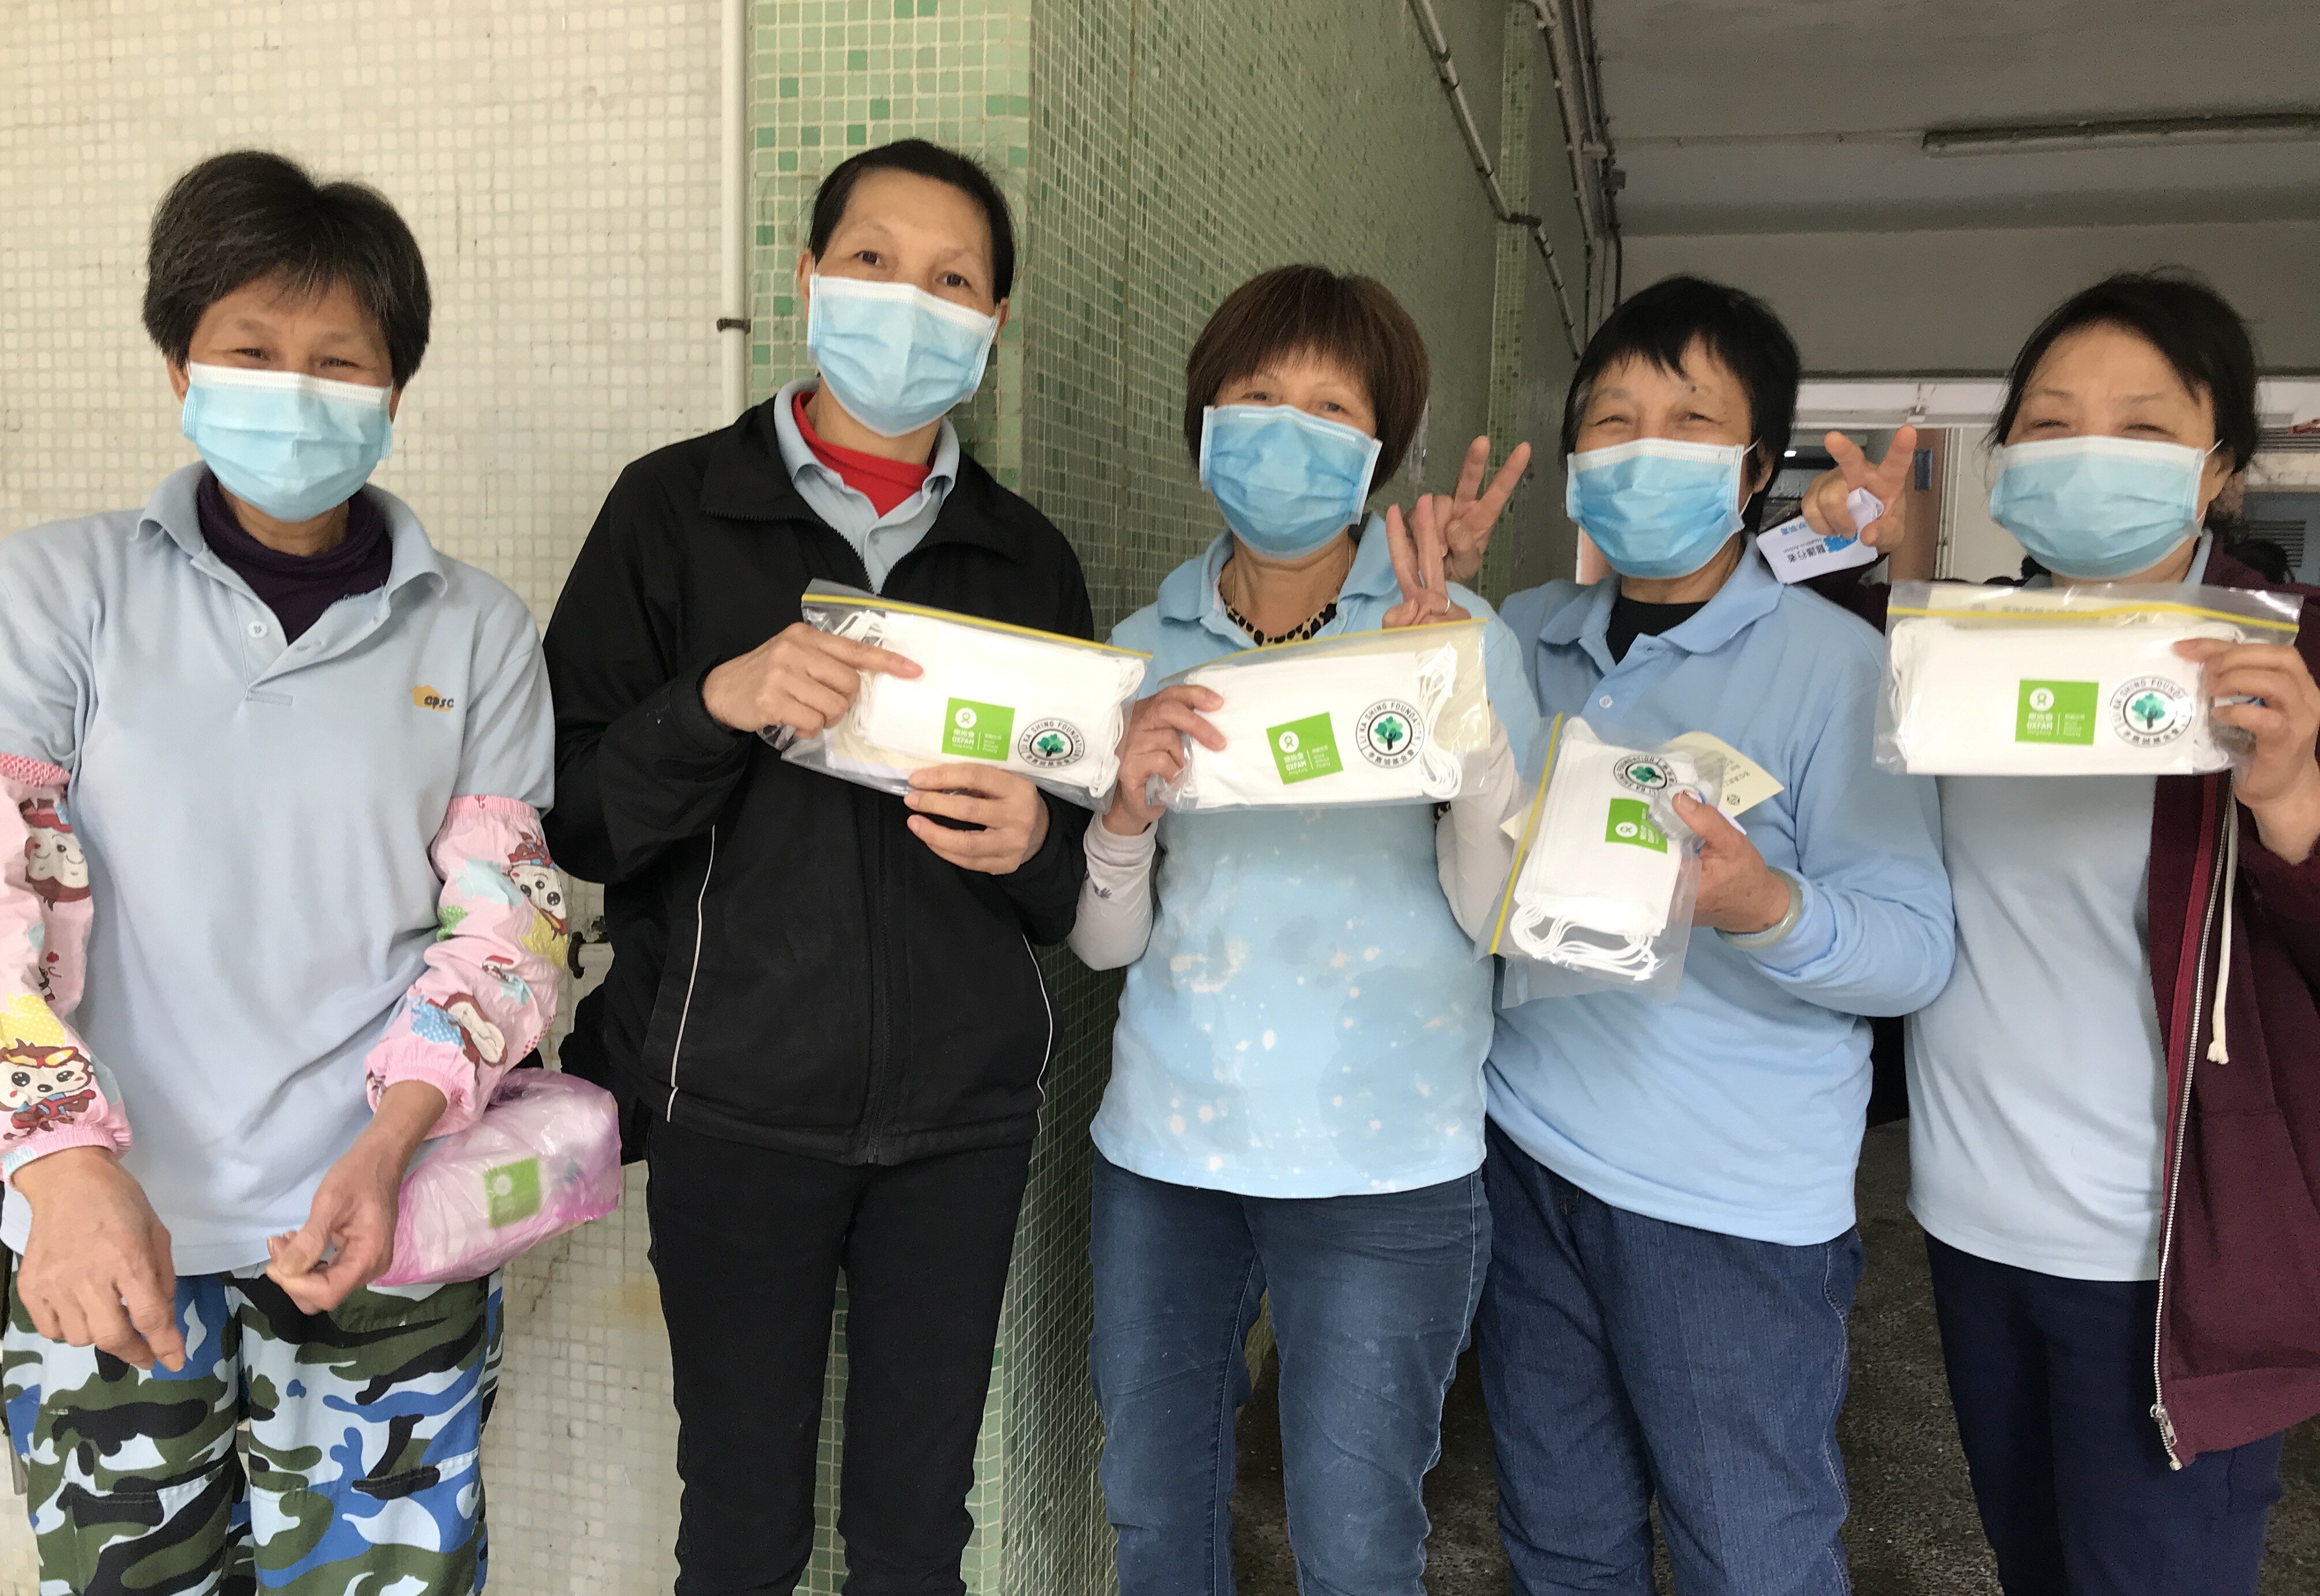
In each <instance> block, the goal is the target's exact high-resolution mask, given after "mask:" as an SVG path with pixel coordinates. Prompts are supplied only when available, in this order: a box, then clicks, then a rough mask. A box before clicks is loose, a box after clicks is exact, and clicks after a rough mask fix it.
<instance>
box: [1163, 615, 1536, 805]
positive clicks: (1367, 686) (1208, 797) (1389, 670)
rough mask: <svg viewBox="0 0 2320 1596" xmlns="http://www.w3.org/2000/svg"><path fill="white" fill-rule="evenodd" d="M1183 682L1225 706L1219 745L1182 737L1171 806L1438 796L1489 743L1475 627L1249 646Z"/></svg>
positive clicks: (1168, 794) (1213, 716)
mask: <svg viewBox="0 0 2320 1596" xmlns="http://www.w3.org/2000/svg"><path fill="white" fill-rule="evenodd" d="M1177 682H1182V683H1185V684H1188V685H1192V686H1195V687H1206V688H1209V689H1210V690H1211V691H1212V692H1214V693H1215V694H1217V695H1218V696H1219V697H1220V698H1222V699H1223V700H1224V705H1223V707H1222V708H1220V709H1217V710H1212V711H1210V712H1209V714H1208V717H1207V718H1208V720H1209V721H1210V723H1211V724H1213V725H1214V726H1215V727H1216V729H1217V730H1219V731H1220V732H1222V733H1224V737H1225V746H1224V748H1222V749H1221V750H1219V749H1212V748H1206V747H1203V746H1202V745H1201V744H1200V743H1197V742H1195V741H1193V740H1192V739H1191V738H1186V739H1184V755H1185V757H1184V768H1183V772H1182V774H1181V775H1178V777H1177V778H1176V780H1175V781H1174V782H1173V783H1164V784H1161V785H1160V789H1159V790H1160V794H1161V797H1162V799H1163V801H1164V802H1165V803H1166V804H1167V806H1168V807H1169V808H1170V809H1175V810H1199V811H1203V812H1206V811H1212V810H1226V809H1258V808H1282V809H1319V808H1329V807H1350V806H1355V805H1363V804H1380V803H1443V802H1445V801H1447V800H1449V799H1452V798H1455V797H1456V796H1457V795H1458V792H1459V789H1460V787H1461V786H1462V785H1463V784H1464V780H1465V760H1466V756H1467V755H1469V754H1473V753H1479V752H1481V751H1482V749H1484V748H1488V747H1489V746H1490V742H1491V701H1490V694H1489V690H1488V687H1487V685H1486V684H1485V683H1484V681H1483V676H1482V622H1481V621H1442V622H1438V623H1436V624H1435V625H1432V626H1412V627H1405V628H1402V629H1400V630H1394V631H1364V632H1353V633H1349V634H1347V635H1346V636H1343V637H1329V638H1315V639H1310V641H1307V642H1301V643H1282V644H1276V645H1274V646H1273V647H1270V648H1249V649H1246V650H1243V651H1242V652H1240V653H1237V654H1228V655H1226V656H1225V657H1223V658H1221V659H1216V660H1211V661H1210V662H1209V663H1208V664H1206V665H1202V666H1196V667H1193V668H1192V669H1191V670H1188V671H1185V672H1183V673H1182V674H1181V675H1178V676H1174V677H1171V678H1170V683H1171V685H1174V683H1177Z"/></svg>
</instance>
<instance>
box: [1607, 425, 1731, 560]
mask: <svg viewBox="0 0 2320 1596" xmlns="http://www.w3.org/2000/svg"><path fill="white" fill-rule="evenodd" d="M1747 458H1748V450H1747V448H1746V446H1745V445H1743V444H1736V443H1735V444H1732V445H1730V446H1728V447H1727V446H1726V445H1723V444H1717V443H1685V442H1682V441H1680V440H1677V439H1673V438H1638V439H1636V440H1635V441H1634V442H1633V443H1619V444H1614V445H1613V446H1612V447H1610V448H1609V449H1588V450H1586V451H1585V452H1584V453H1581V454H1574V455H1572V457H1571V458H1570V459H1569V460H1568V461H1567V462H1566V471H1565V475H1564V476H1563V508H1564V509H1565V510H1566V511H1568V512H1570V514H1571V519H1572V520H1573V521H1577V522H1578V523H1579V525H1580V527H1581V530H1584V531H1585V532H1586V534H1587V535H1588V537H1590V539H1592V540H1594V543H1595V547H1596V548H1598V549H1601V550H1602V551H1603V558H1605V559H1607V560H1609V561H1610V562H1611V568H1612V569H1613V570H1615V571H1617V572H1618V573H1619V575H1621V576H1652V577H1667V576H1690V575H1691V574H1692V573H1693V572H1694V571H1696V570H1698V569H1699V567H1702V566H1704V565H1706V564H1707V563H1708V561H1709V560H1711V559H1713V558H1716V551H1717V549H1721V548H1723V547H1724V545H1725V544H1726V543H1727V542H1728V541H1730V540H1731V538H1732V534H1733V533H1735V532H1736V531H1738V530H1740V527H1741V517H1740V473H1741V469H1742V467H1743V466H1744V465H1745V462H1746V460H1747Z"/></svg>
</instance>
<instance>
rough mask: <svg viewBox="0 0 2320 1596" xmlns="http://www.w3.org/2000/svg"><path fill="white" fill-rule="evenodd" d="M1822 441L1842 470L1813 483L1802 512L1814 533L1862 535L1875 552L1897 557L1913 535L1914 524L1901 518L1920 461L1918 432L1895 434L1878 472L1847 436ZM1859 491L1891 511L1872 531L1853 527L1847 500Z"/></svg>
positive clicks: (1832, 435) (1871, 526) (1906, 429)
mask: <svg viewBox="0 0 2320 1596" xmlns="http://www.w3.org/2000/svg"><path fill="white" fill-rule="evenodd" d="M1821 441H1822V442H1823V444H1824V445H1825V446H1826V448H1827V449H1828V452H1829V458H1832V459H1834V460H1835V462H1836V469H1835V470H1834V471H1824V472H1822V473H1821V474H1820V475H1819V476H1816V477H1814V478H1813V483H1812V485H1811V486H1810V487H1808V488H1807V489H1806V490H1805V496H1804V502H1803V503H1801V504H1799V505H1798V506H1797V508H1798V510H1799V512H1801V513H1802V514H1803V516H1804V518H1805V520H1806V521H1809V522H1810V523H1811V525H1812V530H1815V531H1816V532H1818V533H1819V534H1820V535H1821V536H1822V537H1824V538H1826V537H1830V536H1836V537H1846V536H1850V535H1851V534H1852V533H1853V532H1855V531H1858V532H1859V533H1860V534H1861V540H1862V542H1863V543H1866V544H1868V545H1869V546H1870V547H1871V549H1882V550H1883V551H1884V552H1885V553H1887V554H1890V553H1892V552H1893V550H1894V549H1898V548H1899V547H1900V546H1901V540H1902V539H1903V538H1904V537H1905V536H1907V535H1908V524H1907V523H1906V522H1905V521H1903V520H1902V517H1901V490H1902V489H1904V488H1906V487H1908V485H1909V467H1910V466H1911V465H1912V464H1913V463H1915V461H1916V459H1917V428H1915V427H1903V428H1902V429H1901V430H1900V431H1898V432H1896V433H1894V434H1893V444H1892V447H1891V448H1890V449H1887V450H1886V451H1885V458H1883V459H1881V460H1880V461H1878V462H1877V463H1876V464H1875V465H1874V466H1872V465H1871V464H1870V463H1869V457H1868V456H1867V455H1866V454H1864V453H1862V449H1861V446H1860V445H1859V444H1857V443H1855V442H1853V440H1852V439H1850V438H1847V437H1846V436H1845V435H1844V433H1842V432H1831V433H1830V434H1829V435H1828V436H1827V437H1826V438H1825V439H1823V440H1821ZM1857 487H1865V488H1867V489H1868V490H1869V491H1870V492H1871V493H1872V494H1876V495H1877V499H1878V502H1879V503H1881V504H1883V505H1884V506H1885V513H1884V514H1882V515H1880V516H1879V517H1878V518H1877V519H1876V520H1875V521H1871V522H1870V523H1869V524H1868V525H1867V526H1866V527H1855V526H1854V525H1853V512H1852V511H1851V510H1850V509H1848V508H1846V506H1845V503H1844V496H1845V494H1849V493H1851V492H1852V491H1853V489H1854V488H1857Z"/></svg>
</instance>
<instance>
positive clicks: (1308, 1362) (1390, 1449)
mask: <svg viewBox="0 0 2320 1596" xmlns="http://www.w3.org/2000/svg"><path fill="white" fill-rule="evenodd" d="M1091 1249H1092V1253H1093V1255H1094V1263H1095V1334H1094V1337H1093V1338H1092V1347H1091V1349H1090V1363H1091V1365H1092V1368H1093V1372H1094V1376H1095V1395H1096V1402H1097V1405H1098V1406H1099V1407H1100V1408H1101V1410H1102V1411H1103V1423H1104V1446H1103V1465H1102V1469H1101V1476H1102V1480H1103V1496H1104V1505H1105V1510H1106V1512H1107V1514H1108V1516H1109V1517H1110V1519H1111V1523H1112V1527H1113V1528H1115V1529H1117V1530H1118V1531H1119V1589H1120V1591H1121V1596H1193V1593H1195V1592H1197V1593H1199V1596H1230V1592H1231V1591H1232V1588H1233V1571H1232V1508H1231V1503H1232V1490H1233V1416H1234V1410H1236V1409H1237V1408H1238V1407H1240V1405H1241V1404H1242V1403H1244V1402H1246V1401H1248V1397H1249V1381H1248V1363H1247V1358H1246V1353H1245V1352H1244V1350H1243V1349H1244V1348H1245V1347H1246V1345H1247V1342H1248V1333H1249V1329H1250V1328H1251V1327H1252V1326H1253V1325H1254V1324H1255V1322H1256V1315H1257V1308H1258V1304H1259V1302H1260V1301H1262V1300H1263V1299H1264V1297H1265V1296H1266V1294H1267V1292H1270V1294H1271V1300H1272V1308H1273V1337H1274V1339H1275V1340H1276V1342H1277V1343H1278V1344H1279V1346H1280V1349H1281V1453H1282V1473H1283V1474H1284V1476H1285V1483H1286V1485H1287V1487H1288V1497H1289V1544H1290V1546H1291V1549H1292V1550H1293V1551H1294V1552H1295V1553H1296V1555H1297V1582H1298V1588H1299V1589H1300V1591H1303V1592H1304V1596H1423V1591H1424V1585H1423V1583H1422V1582H1421V1576H1422V1574H1423V1573H1424V1572H1425V1568H1426V1532H1427V1518H1426V1503H1425V1500H1424V1497H1423V1494H1422V1492H1421V1487H1422V1485H1423V1483H1424V1481H1425V1478H1426V1472H1427V1470H1428V1469H1430V1468H1432V1467H1433V1466H1434V1464H1435V1461H1436V1458H1437V1457H1438V1456H1439V1455H1440V1454H1441V1441H1442V1399H1443V1396H1444V1394H1445V1392H1447V1391H1448V1390H1449V1389H1450V1381H1451V1377H1452V1376H1453V1374H1455V1372H1456V1369H1457V1364H1458V1354H1459V1352H1460V1351H1461V1350H1462V1349H1463V1348H1464V1347H1465V1344H1466V1334H1467V1329H1468V1327H1469V1326H1470V1325H1471V1323H1472V1322H1473V1315H1474V1304H1475V1302H1476V1301H1477V1300H1478V1299H1479V1298H1480V1297H1481V1295H1482V1271H1483V1268H1484V1266H1485V1265H1487V1264H1488V1263H1489V1260H1490V1252H1491V1215H1490V1209H1489V1207H1488V1205H1487V1204H1486V1203H1485V1202H1484V1200H1483V1196H1482V1177H1481V1176H1480V1175H1479V1174H1473V1175H1467V1176H1464V1177H1463V1178H1461V1179H1458V1180H1455V1181H1446V1182H1444V1183H1442V1184H1440V1185H1436V1186H1427V1187H1425V1188H1423V1189H1422V1190H1419V1191H1415V1192H1381V1193H1377V1194H1374V1195H1364V1196H1358V1197H1314V1198H1282V1197H1242V1196H1237V1195H1236V1194H1234V1193H1232V1192H1210V1191H1204V1190H1201V1188H1199V1187H1197V1186H1179V1185H1174V1184H1171V1183H1167V1182H1165V1181H1155V1180H1147V1179H1146V1178H1145V1177H1144V1176H1142V1175H1139V1174H1129V1173H1128V1171H1127V1170H1124V1169H1121V1168H1119V1166H1118V1165H1114V1164H1112V1163H1111V1162H1110V1160H1108V1159H1106V1158H1105V1157H1104V1156H1102V1155H1101V1154H1098V1155H1097V1156H1096V1161H1095V1212H1094V1237H1093V1239H1092V1243H1091Z"/></svg>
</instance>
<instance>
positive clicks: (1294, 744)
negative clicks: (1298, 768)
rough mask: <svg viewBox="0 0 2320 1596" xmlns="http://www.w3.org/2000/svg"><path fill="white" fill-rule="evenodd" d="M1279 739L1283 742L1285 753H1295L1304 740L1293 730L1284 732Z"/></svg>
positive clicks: (1283, 751) (1282, 747)
mask: <svg viewBox="0 0 2320 1596" xmlns="http://www.w3.org/2000/svg"><path fill="white" fill-rule="evenodd" d="M1279 740H1280V743H1281V751H1282V753H1284V754H1293V753H1295V752H1296V751H1297V750H1298V748H1300V746H1301V744H1302V741H1303V739H1300V737H1299V736H1298V735H1297V734H1296V733H1295V732H1293V731H1284V732H1282V734H1281V737H1280V739H1279Z"/></svg>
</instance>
